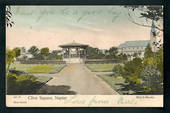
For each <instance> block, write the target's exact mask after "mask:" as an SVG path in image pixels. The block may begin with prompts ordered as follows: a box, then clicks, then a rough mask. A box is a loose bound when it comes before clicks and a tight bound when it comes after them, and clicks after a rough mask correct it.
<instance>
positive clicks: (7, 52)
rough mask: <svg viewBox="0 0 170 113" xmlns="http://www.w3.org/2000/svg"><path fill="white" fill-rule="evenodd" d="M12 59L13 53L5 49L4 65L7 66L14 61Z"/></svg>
mask: <svg viewBox="0 0 170 113" xmlns="http://www.w3.org/2000/svg"><path fill="white" fill-rule="evenodd" d="M14 58H15V52H14V51H12V50H10V49H7V50H6V64H7V65H8V66H9V65H10V64H11V63H12V62H13V61H14Z"/></svg>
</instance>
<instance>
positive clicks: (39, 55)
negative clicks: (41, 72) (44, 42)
mask: <svg viewBox="0 0 170 113" xmlns="http://www.w3.org/2000/svg"><path fill="white" fill-rule="evenodd" d="M32 59H36V60H44V57H43V55H42V54H41V53H38V54H36V55H35V56H34V58H32Z"/></svg>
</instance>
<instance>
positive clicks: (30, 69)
mask: <svg viewBox="0 0 170 113" xmlns="http://www.w3.org/2000/svg"><path fill="white" fill-rule="evenodd" d="M65 66H66V65H65V64H56V65H53V64H20V63H14V64H12V65H11V67H10V69H15V70H18V71H24V72H26V73H48V74H54V73H58V72H59V71H61V70H62V69H63V68H64V67H65Z"/></svg>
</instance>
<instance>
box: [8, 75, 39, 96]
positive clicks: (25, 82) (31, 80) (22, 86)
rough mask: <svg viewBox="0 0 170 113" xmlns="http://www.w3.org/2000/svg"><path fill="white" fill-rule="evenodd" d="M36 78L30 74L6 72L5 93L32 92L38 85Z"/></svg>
mask: <svg viewBox="0 0 170 113" xmlns="http://www.w3.org/2000/svg"><path fill="white" fill-rule="evenodd" d="M36 80H37V78H36V77H34V76H31V75H22V74H21V75H17V74H12V73H8V75H7V94H34V93H35V92H36V90H37V88H38V87H39V86H40V84H41V83H40V82H37V81H36Z"/></svg>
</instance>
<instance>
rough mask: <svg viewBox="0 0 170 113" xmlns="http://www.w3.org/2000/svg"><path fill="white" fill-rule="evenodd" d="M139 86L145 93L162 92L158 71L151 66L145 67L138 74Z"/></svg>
mask: <svg viewBox="0 0 170 113" xmlns="http://www.w3.org/2000/svg"><path fill="white" fill-rule="evenodd" d="M140 78H141V79H142V82H141V86H142V88H143V90H144V91H145V92H148V93H149V92H152V93H158V92H162V89H163V86H162V84H163V83H162V82H163V80H162V77H161V75H160V73H159V71H158V70H157V69H156V68H155V67H154V66H152V65H149V66H147V67H146V68H145V69H144V70H143V71H142V72H141V74H140Z"/></svg>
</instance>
